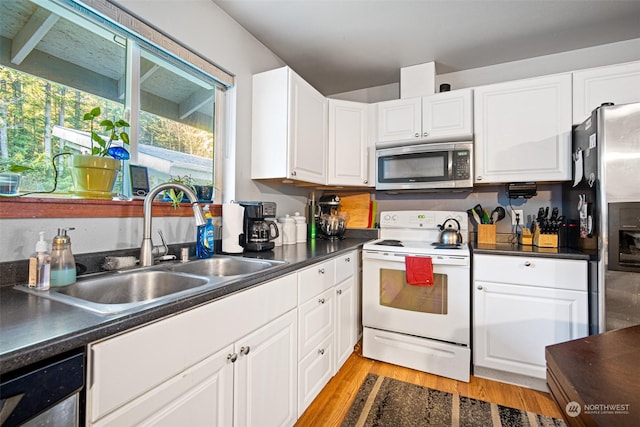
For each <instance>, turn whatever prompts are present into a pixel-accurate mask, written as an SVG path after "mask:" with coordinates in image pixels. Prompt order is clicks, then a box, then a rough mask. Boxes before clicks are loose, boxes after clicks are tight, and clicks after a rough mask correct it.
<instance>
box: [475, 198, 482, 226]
mask: <svg viewBox="0 0 640 427" xmlns="http://www.w3.org/2000/svg"><path fill="white" fill-rule="evenodd" d="M473 210H474V211H475V212H476V213H477V214H478V217H479V218H482V217H483V216H484V211H483V210H482V205H480V204H479V203H478V204H477V205H475V206H474V207H473ZM478 224H482V221H480V222H478Z"/></svg>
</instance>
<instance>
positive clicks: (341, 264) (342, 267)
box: [335, 251, 358, 284]
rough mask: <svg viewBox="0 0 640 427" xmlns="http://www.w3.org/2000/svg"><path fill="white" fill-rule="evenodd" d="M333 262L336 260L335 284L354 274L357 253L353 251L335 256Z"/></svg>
mask: <svg viewBox="0 0 640 427" xmlns="http://www.w3.org/2000/svg"><path fill="white" fill-rule="evenodd" d="M335 262H336V281H335V283H336V284H337V283H340V282H342V281H344V280H347V279H348V278H349V277H351V276H353V275H354V274H355V272H356V267H357V265H358V253H357V252H355V251H354V252H349V253H348V254H345V255H342V256H339V257H337V258H336V261H335Z"/></svg>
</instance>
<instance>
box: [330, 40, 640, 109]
mask: <svg viewBox="0 0 640 427" xmlns="http://www.w3.org/2000/svg"><path fill="white" fill-rule="evenodd" d="M637 60H640V39H633V40H626V41H622V42H617V43H610V44H605V45H601V46H595V47H589V48H585V49H578V50H572V51H568V52H562V53H556V54H553V55H545V56H538V57H535V58H529V59H523V60H521V61H513V62H506V63H504V64H497V65H491V66H487V67H481V68H474V69H471V70H463V71H456V72H453V73H447V74H439V75H436V78H435V80H436V85H435V87H436V90H438V88H439V87H440V84H442V83H449V84H450V85H451V90H455V89H462V88H467V87H474V86H482V85H486V84H491V83H498V82H505V81H509V80H518V79H524V78H529V77H536V76H544V75H548V74H556V73H563V72H568V71H575V70H581V69H584V68H593V67H601V66H604V65H612V64H620V63H623V62H631V61H637ZM399 97H400V82H398V83H391V84H387V85H383V86H376V87H371V88H367V89H361V90H356V91H351V92H343V93H337V94H334V95H331V98H336V99H345V100H348V101H357V102H379V101H388V100H390V99H398V98H399Z"/></svg>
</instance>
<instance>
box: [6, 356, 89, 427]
mask: <svg viewBox="0 0 640 427" xmlns="http://www.w3.org/2000/svg"><path fill="white" fill-rule="evenodd" d="M0 381H1V382H0V426H2V427H12V426H22V425H25V426H44V425H46V426H77V425H79V419H80V417H79V413H80V404H79V393H80V391H81V390H82V388H83V386H84V352H83V351H81V350H78V351H74V352H71V353H66V354H64V355H61V356H58V357H56V358H52V359H47V360H45V361H43V362H40V363H38V364H36V365H34V366H29V367H28V368H27V369H21V370H19V371H16V372H11V373H9V374H7V375H3V376H2V379H1V380H0Z"/></svg>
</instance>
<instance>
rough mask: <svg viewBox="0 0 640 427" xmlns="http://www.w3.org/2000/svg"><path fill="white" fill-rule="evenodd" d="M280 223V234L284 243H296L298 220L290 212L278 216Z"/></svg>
mask: <svg viewBox="0 0 640 427" xmlns="http://www.w3.org/2000/svg"><path fill="white" fill-rule="evenodd" d="M278 223H280V235H281V236H282V244H283V245H292V244H295V243H296V222H295V221H294V219H293V218H291V216H290V215H289V214H287V215H285V216H282V217H280V218H278Z"/></svg>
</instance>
